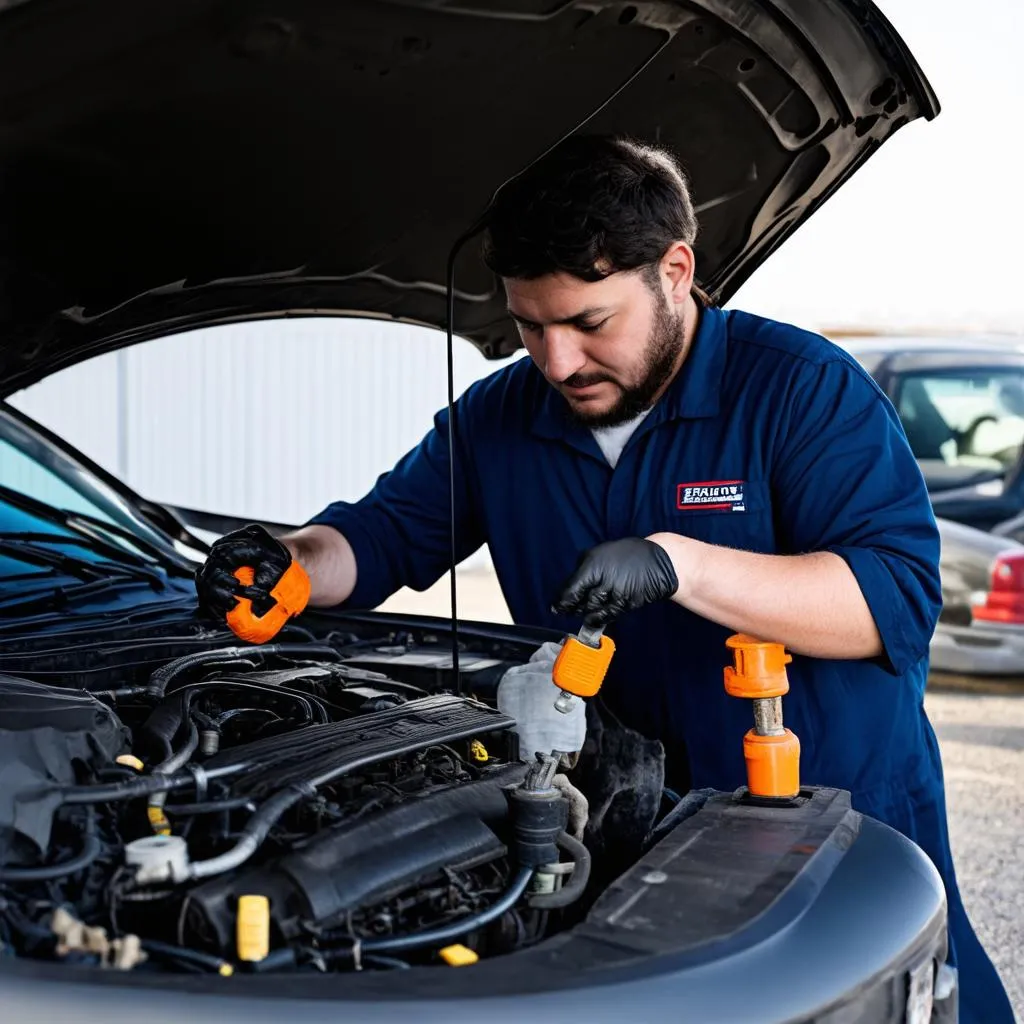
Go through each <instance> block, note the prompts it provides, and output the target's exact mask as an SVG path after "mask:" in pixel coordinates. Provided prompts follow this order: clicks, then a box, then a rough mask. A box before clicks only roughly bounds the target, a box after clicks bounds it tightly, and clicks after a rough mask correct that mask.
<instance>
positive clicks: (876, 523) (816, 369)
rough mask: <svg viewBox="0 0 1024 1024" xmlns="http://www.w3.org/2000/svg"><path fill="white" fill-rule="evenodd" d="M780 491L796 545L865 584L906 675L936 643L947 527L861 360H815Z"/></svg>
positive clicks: (791, 408) (783, 526)
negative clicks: (833, 559) (840, 564)
mask: <svg viewBox="0 0 1024 1024" xmlns="http://www.w3.org/2000/svg"><path fill="white" fill-rule="evenodd" d="M784 418H785V421H786V423H785V429H784V431H783V432H782V434H781V435H780V437H781V440H780V445H779V456H778V458H777V461H776V462H775V470H774V473H773V481H772V490H773V500H774V502H775V505H776V508H777V509H778V510H779V511H778V515H777V517H776V519H777V523H778V529H779V531H780V534H781V536H782V538H783V539H784V541H785V545H786V548H787V549H788V550H789V551H791V552H793V553H804V552H812V551H831V552H833V553H834V554H837V555H839V556H840V557H841V558H843V559H844V560H845V561H846V563H847V565H849V567H850V569H851V571H852V572H853V574H854V576H855V577H856V579H857V582H858V584H859V585H860V588H861V592H862V593H863V595H864V598H865V600H866V601H867V604H868V607H869V609H870V611H871V614H872V616H873V618H874V621H875V625H876V626H877V628H878V631H879V634H880V635H881V639H882V645H883V648H884V657H883V659H882V661H883V664H885V665H886V667H887V668H888V670H889V671H891V672H893V673H894V674H896V675H902V674H903V673H904V672H905V671H906V670H907V669H908V668H910V667H911V666H912V665H914V664H915V663H916V662H918V661H920V660H921V658H923V657H924V656H925V655H926V654H927V652H928V645H929V642H930V640H931V636H932V633H933V631H934V629H935V625H936V622H937V620H938V615H939V611H940V609H941V606H942V591H941V583H940V578H939V548H940V542H939V532H938V526H937V524H936V522H935V515H934V512H933V511H932V506H931V500H930V498H929V496H928V491H927V487H926V485H925V482H924V478H923V476H922V474H921V470H920V468H919V466H918V464H917V460H916V459H915V458H914V455H913V453H912V452H911V449H910V445H909V444H908V442H907V439H906V436H905V434H904V432H903V428H902V426H901V424H900V422H899V418H898V416H897V415H896V411H895V410H894V409H893V407H892V405H891V403H890V402H889V400H888V399H887V398H886V397H885V395H884V394H883V393H882V391H881V389H880V388H879V387H878V386H877V384H876V383H875V382H874V381H873V380H872V379H871V378H870V377H868V376H867V375H866V373H864V372H863V371H862V370H861V368H860V367H858V366H856V365H853V364H852V363H849V362H846V361H845V360H834V361H830V362H827V363H825V364H823V365H820V366H813V365H809V366H808V368H807V371H805V372H802V373H801V374H800V375H799V376H798V379H797V381H796V383H795V386H794V388H793V390H792V392H791V400H790V401H789V402H788V403H787V408H786V415H785V417H784Z"/></svg>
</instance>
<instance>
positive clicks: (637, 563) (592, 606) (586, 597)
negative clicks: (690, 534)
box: [553, 537, 679, 626]
mask: <svg viewBox="0 0 1024 1024" xmlns="http://www.w3.org/2000/svg"><path fill="white" fill-rule="evenodd" d="M678 588H679V580H678V579H677V578H676V571H675V569H674V568H673V566H672V560H671V559H670V558H669V556H668V552H667V551H666V550H665V549H664V548H663V547H661V546H660V545H659V544H655V543H654V541H651V540H646V539H645V538H643V537H626V538H625V539H624V540H613V541H609V542H607V543H606V544H598V546H597V547H595V548H591V549H590V550H589V551H588V552H587V553H586V554H585V555H584V556H583V558H582V559H580V564H579V565H578V566H577V567H576V571H575V572H574V573H573V574H572V576H570V577H569V579H568V580H567V582H566V584H565V586H564V587H563V588H562V594H561V597H559V599H558V601H557V602H556V603H555V606H554V608H553V611H555V612H557V613H559V614H563V615H581V616H583V621H584V623H585V624H586V625H587V626H606V625H608V623H609V622H611V621H612V619H614V618H617V617H618V616H619V615H621V614H622V613H623V612H628V611H632V610H633V609H634V608H642V607H643V606H644V605H648V604H653V603H654V602H655V601H664V600H665V599H666V598H669V597H671V596H672V595H673V594H674V593H675V592H676V590H677V589H678Z"/></svg>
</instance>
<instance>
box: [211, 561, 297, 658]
mask: <svg viewBox="0 0 1024 1024" xmlns="http://www.w3.org/2000/svg"><path fill="white" fill-rule="evenodd" d="M235 578H236V579H237V580H238V581H239V582H240V583H242V584H243V585H244V586H247V587H251V586H252V585H253V582H254V581H255V579H256V572H255V570H254V569H253V568H252V567H251V566H248V565H245V566H242V568H241V569H236V570H235ZM310 589H311V588H310V582H309V576H308V575H307V574H306V570H305V569H303V568H302V566H301V565H299V563H298V562H296V561H294V560H293V561H292V564H291V565H290V566H288V568H287V569H286V570H285V572H284V574H283V575H282V576H281V578H280V580H278V581H277V583H276V585H275V586H274V588H273V589H272V590H271V591H270V597H271V598H272V599H273V602H274V603H273V604H272V605H271V606H270V608H269V609H268V610H267V611H266V612H264V613H263V614H262V615H257V614H256V612H255V611H254V610H253V607H252V601H251V600H249V598H247V597H240V598H239V599H238V604H237V605H235V607H234V608H232V609H231V611H229V612H228V615H227V621H228V626H229V627H230V628H231V631H232V632H233V633H234V634H235V636H237V637H238V638H239V639H241V640H247V641H248V642H249V643H252V644H264V643H266V642H267V641H268V640H271V639H273V638H274V637H275V636H276V635H277V634H278V632H279V631H280V629H281V627H282V626H283V625H284V624H285V623H286V622H287V621H288V620H289V619H290V618H291V617H292V616H294V615H298V614H299V613H300V612H301V611H303V609H304V608H305V607H306V604H307V602H308V601H309V594H310Z"/></svg>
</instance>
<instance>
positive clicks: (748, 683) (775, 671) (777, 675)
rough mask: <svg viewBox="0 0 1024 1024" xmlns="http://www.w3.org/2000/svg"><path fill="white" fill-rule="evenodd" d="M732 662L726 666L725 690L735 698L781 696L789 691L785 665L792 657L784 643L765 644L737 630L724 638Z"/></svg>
mask: <svg viewBox="0 0 1024 1024" xmlns="http://www.w3.org/2000/svg"><path fill="white" fill-rule="evenodd" d="M725 645H726V647H729V648H731V649H732V656H733V664H732V665H726V667H725V692H726V693H728V694H730V695H731V696H733V697H750V698H752V699H758V698H762V697H781V696H782V695H783V694H784V693H789V678H788V676H787V675H786V666H787V665H788V664H789V663H790V662H791V661H792V660H793V656H792V655H790V654H787V653H786V648H785V647H784V646H783V645H782V644H773V643H766V642H765V641H763V640H757V639H755V638H754V637H752V636H746V635H744V634H743V633H737V634H736V635H735V636H731V637H729V639H728V640H726V641H725Z"/></svg>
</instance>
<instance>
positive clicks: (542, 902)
mask: <svg viewBox="0 0 1024 1024" xmlns="http://www.w3.org/2000/svg"><path fill="white" fill-rule="evenodd" d="M556 842H557V843H558V845H559V847H560V848H561V849H563V850H565V852H566V853H567V854H569V856H570V857H571V858H572V860H573V863H574V864H575V865H576V867H575V869H574V870H573V873H572V874H571V875H570V876H569V881H568V882H566V883H565V885H563V886H562V888H561V889H556V890H555V891H554V892H544V893H537V894H535V895H533V896H531V897H530V898H529V900H528V901H527V902H528V903H529V905H530V906H531V907H532V908H533V909H534V910H558V909H560V908H561V907H567V906H569V905H570V904H571V903H575V902H576V900H578V899H579V898H580V897H581V896H582V895H583V890H584V889H585V888H586V887H587V882H588V881H589V880H590V851H589V850H588V849H587V848H586V847H585V846H584V845H583V844H582V843H581V842H580V841H579V840H578V839H576V838H575V837H574V836H571V835H569V833H568V832H561V833H559V835H558V839H557V840H556Z"/></svg>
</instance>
